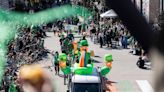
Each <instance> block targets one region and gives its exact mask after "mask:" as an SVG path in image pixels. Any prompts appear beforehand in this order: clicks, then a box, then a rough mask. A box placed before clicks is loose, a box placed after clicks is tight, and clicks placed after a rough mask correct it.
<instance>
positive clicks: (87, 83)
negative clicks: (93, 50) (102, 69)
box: [67, 68, 105, 92]
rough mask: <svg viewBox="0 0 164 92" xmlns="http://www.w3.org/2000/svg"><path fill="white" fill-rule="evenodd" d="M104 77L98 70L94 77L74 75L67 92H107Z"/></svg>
mask: <svg viewBox="0 0 164 92" xmlns="http://www.w3.org/2000/svg"><path fill="white" fill-rule="evenodd" d="M101 80H102V77H101V76H100V74H99V72H98V70H97V69H96V68H94V69H93V73H92V75H72V76H71V78H70V82H69V85H68V89H69V90H67V92H105V90H103V83H102V81H101Z"/></svg>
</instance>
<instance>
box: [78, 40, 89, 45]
mask: <svg viewBox="0 0 164 92" xmlns="http://www.w3.org/2000/svg"><path fill="white" fill-rule="evenodd" d="M80 46H88V41H87V40H81V41H80Z"/></svg>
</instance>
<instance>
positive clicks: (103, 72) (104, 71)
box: [101, 66, 110, 76]
mask: <svg viewBox="0 0 164 92" xmlns="http://www.w3.org/2000/svg"><path fill="white" fill-rule="evenodd" d="M109 72H110V68H108V67H107V66H104V67H102V68H101V75H102V76H105V75H107V74H108V73H109Z"/></svg>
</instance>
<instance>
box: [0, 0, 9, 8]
mask: <svg viewBox="0 0 164 92" xmlns="http://www.w3.org/2000/svg"><path fill="white" fill-rule="evenodd" d="M0 8H4V9H9V1H8V0H0Z"/></svg>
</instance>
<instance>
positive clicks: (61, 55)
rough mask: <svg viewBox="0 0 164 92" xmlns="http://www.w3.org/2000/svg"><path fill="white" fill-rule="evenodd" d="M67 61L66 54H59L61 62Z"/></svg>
mask: <svg viewBox="0 0 164 92" xmlns="http://www.w3.org/2000/svg"><path fill="white" fill-rule="evenodd" d="M66 60H67V55H66V54H65V53H61V54H59V61H64V62H66Z"/></svg>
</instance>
